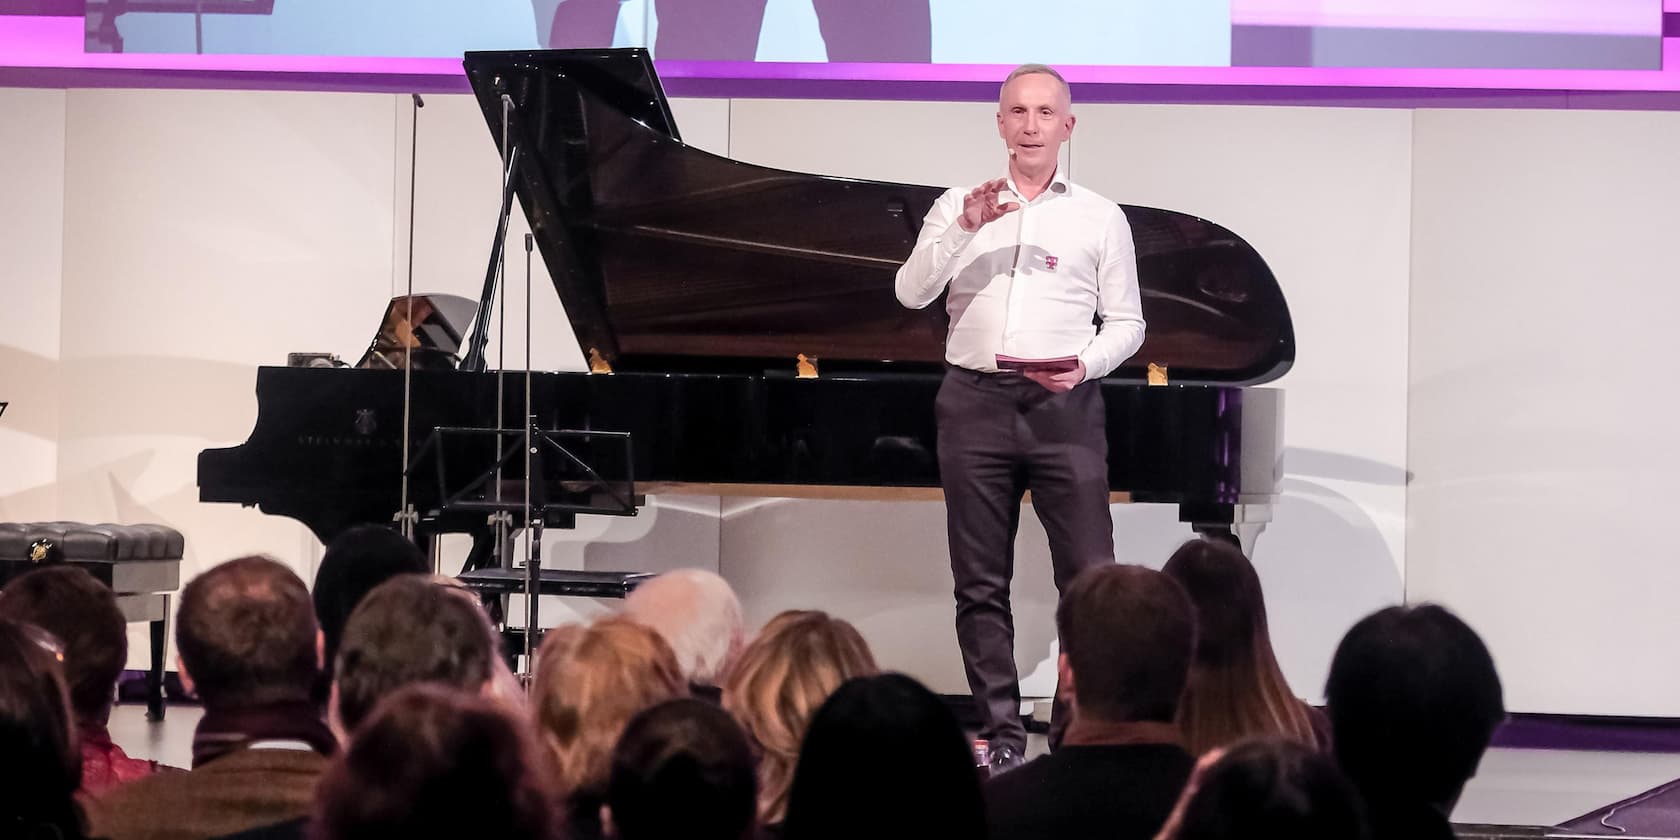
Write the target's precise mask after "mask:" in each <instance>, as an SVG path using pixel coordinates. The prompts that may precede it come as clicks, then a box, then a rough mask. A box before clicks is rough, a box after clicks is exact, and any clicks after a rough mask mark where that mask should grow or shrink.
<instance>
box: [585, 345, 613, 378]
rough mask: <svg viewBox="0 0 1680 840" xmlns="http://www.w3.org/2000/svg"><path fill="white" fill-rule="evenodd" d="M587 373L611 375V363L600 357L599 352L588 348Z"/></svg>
mask: <svg viewBox="0 0 1680 840" xmlns="http://www.w3.org/2000/svg"><path fill="white" fill-rule="evenodd" d="M589 372H590V373H612V362H609V361H607V360H606V359H604V358H602V357H601V351H599V350H596V349H595V348H593V347H591V348H589Z"/></svg>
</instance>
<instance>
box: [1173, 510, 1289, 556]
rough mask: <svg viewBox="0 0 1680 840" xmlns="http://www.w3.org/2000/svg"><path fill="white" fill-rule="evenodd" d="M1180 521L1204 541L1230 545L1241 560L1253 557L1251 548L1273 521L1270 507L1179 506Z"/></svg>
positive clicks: (1252, 548)
mask: <svg viewBox="0 0 1680 840" xmlns="http://www.w3.org/2000/svg"><path fill="white" fill-rule="evenodd" d="M1179 521H1181V522H1188V523H1190V529H1191V530H1193V531H1195V532H1196V533H1197V534H1198V535H1200V536H1201V537H1203V538H1204V539H1210V540H1220V541H1222V542H1227V543H1230V544H1231V545H1234V546H1236V547H1237V548H1238V549H1240V550H1241V551H1242V553H1243V555H1244V556H1246V557H1253V556H1254V544H1255V543H1256V542H1257V541H1259V539H1260V534H1261V532H1263V531H1265V530H1266V524H1267V523H1269V522H1271V521H1272V506H1271V505H1266V504H1260V505H1197V506H1195V507H1194V508H1192V506H1191V505H1180V506H1179Z"/></svg>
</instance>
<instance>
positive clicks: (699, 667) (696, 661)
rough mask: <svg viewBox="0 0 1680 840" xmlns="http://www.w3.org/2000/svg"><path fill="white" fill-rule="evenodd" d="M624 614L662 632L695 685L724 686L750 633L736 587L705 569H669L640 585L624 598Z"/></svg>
mask: <svg viewBox="0 0 1680 840" xmlns="http://www.w3.org/2000/svg"><path fill="white" fill-rule="evenodd" d="M624 615H625V616H626V617H628V618H629V619H630V620H632V621H634V622H636V623H638V624H645V625H647V626H648V627H652V628H653V629H654V630H656V631H658V633H659V635H660V636H661V637H663V638H664V639H665V643H666V644H668V645H670V646H671V652H672V653H674V654H676V657H677V667H678V668H680V669H682V675H683V678H684V679H686V680H688V681H689V682H691V683H694V684H695V685H717V684H719V683H720V682H721V681H722V678H723V674H724V668H725V667H726V666H727V665H728V664H729V663H730V661H731V660H733V659H734V658H735V655H736V654H737V653H739V652H740V650H741V643H742V640H743V637H744V635H745V631H744V630H743V629H742V624H741V602H740V601H739V600H737V599H736V598H735V590H733V589H731V588H730V587H729V583H728V582H726V581H725V580H724V579H723V578H721V577H718V576H717V575H715V574H713V573H711V572H707V571H703V570H700V569H678V570H676V571H672V572H666V573H665V574H662V575H659V576H658V577H655V578H654V579H652V580H650V581H647V582H646V583H643V584H642V585H640V586H638V587H636V588H635V590H633V591H632V592H631V593H630V594H629V596H627V597H626V598H625V599H624Z"/></svg>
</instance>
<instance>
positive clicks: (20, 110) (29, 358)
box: [0, 88, 65, 521]
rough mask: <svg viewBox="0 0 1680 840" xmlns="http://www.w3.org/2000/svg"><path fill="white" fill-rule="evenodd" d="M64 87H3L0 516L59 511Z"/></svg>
mask: <svg viewBox="0 0 1680 840" xmlns="http://www.w3.org/2000/svg"><path fill="white" fill-rule="evenodd" d="M64 100H65V94H64V91H61V90H8V89H4V88H0V114H5V115H6V118H5V119H3V120H0V402H9V403H10V404H11V405H10V407H9V408H7V409H6V412H5V414H3V415H0V520H6V521H31V520H40V519H51V518H54V516H55V515H56V513H57V510H58V484H57V479H58V439H59V431H58V429H59V394H60V371H59V331H60V324H61V323H62V321H63V319H62V317H61V313H60V306H61V303H60V301H61V299H62V285H61V284H62V281H63V268H64Z"/></svg>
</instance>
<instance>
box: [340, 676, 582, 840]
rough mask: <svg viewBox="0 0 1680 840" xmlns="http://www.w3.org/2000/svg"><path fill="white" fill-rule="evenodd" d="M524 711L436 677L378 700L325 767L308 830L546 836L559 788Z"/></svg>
mask: <svg viewBox="0 0 1680 840" xmlns="http://www.w3.org/2000/svg"><path fill="white" fill-rule="evenodd" d="M540 749H541V748H540V747H538V746H537V745H536V744H535V742H534V741H533V740H532V738H531V736H530V733H529V731H528V730H527V728H526V724H525V723H524V721H522V720H520V719H518V718H516V717H514V716H513V715H512V714H511V713H510V712H509V711H507V710H506V709H505V708H504V707H502V706H500V705H498V704H496V703H495V702H493V701H491V700H489V699H487V698H483V697H479V696H477V695H476V694H470V693H466V692H462V691H458V690H455V689H452V688H448V687H446V686H441V685H409V686H406V687H404V688H401V689H399V690H397V691H396V692H395V693H393V694H391V695H390V696H389V697H386V698H385V699H384V700H382V701H381V702H380V703H379V705H378V706H377V707H376V708H375V709H374V711H373V713H372V714H371V715H370V716H369V717H368V719H367V720H366V721H364V722H363V725H362V726H361V727H360V728H358V729H357V730H356V733H355V736H354V737H352V738H351V740H350V745H349V748H348V749H346V750H345V751H344V752H343V753H341V754H340V755H339V756H338V758H336V759H335V760H334V761H333V763H332V765H331V766H330V767H329V768H328V770H327V772H326V775H325V776H323V777H322V779H321V783H320V786H319V787H318V788H317V790H318V791H319V794H318V795H317V798H316V805H315V816H314V821H313V825H312V826H311V830H310V837H311V838H312V840H360V838H366V837H400V838H406V839H407V840H432V839H433V838H436V840H459V838H466V837H494V838H497V840H551V839H552V838H555V837H557V830H558V820H556V819H555V817H554V813H555V797H554V794H553V791H552V789H551V788H550V787H549V786H548V777H547V776H546V775H545V774H544V773H542V772H541V771H540V770H539V769H538V768H539V766H540V764H541V752H540Z"/></svg>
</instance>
